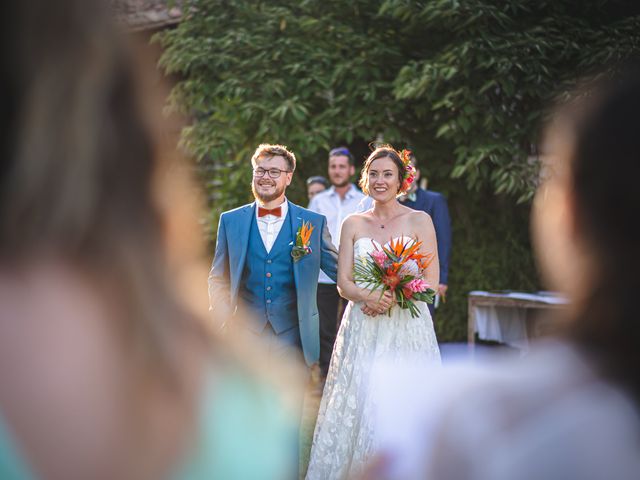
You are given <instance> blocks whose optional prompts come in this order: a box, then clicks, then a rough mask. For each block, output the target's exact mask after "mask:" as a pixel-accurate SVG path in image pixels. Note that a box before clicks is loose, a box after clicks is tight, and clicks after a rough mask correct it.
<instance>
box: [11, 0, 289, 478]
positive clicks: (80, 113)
mask: <svg viewBox="0 0 640 480" xmlns="http://www.w3.org/2000/svg"><path fill="white" fill-rule="evenodd" d="M109 18H110V12H108V11H107V10H106V9H105V8H104V6H103V5H101V4H100V3H98V2H97V1H93V0H60V1H58V2H49V1H46V0H40V1H36V0H33V1H29V2H10V3H9V4H7V5H5V6H4V11H3V16H2V20H0V21H1V22H2V26H1V28H0V31H1V32H2V36H3V37H2V41H1V42H0V49H1V51H2V53H1V57H0V58H1V62H2V73H1V75H0V81H1V82H2V88H1V89H0V95H2V101H1V102H0V105H1V106H2V109H1V110H0V112H1V115H2V125H3V128H2V130H1V133H0V136H1V137H0V149H1V153H2V164H1V168H0V478H3V479H29V478H47V479H61V480H62V479H64V480H69V479H71V480H73V479H136V480H138V479H159V478H178V479H197V478H203V479H204V478H207V479H209V478H237V479H246V478H256V479H258V478H260V479H263V478H271V479H274V480H275V479H281V478H290V477H291V475H292V474H295V467H296V465H295V464H294V462H295V449H294V448H292V447H293V446H294V442H295V436H294V435H295V423H294V422H290V420H289V418H288V415H287V411H286V408H285V405H284V403H283V400H282V398H281V396H280V394H276V393H275V392H276V388H275V387H271V386H270V385H268V384H267V383H266V382H263V381H262V380H259V379H258V378H259V377H258V374H257V372H258V371H257V369H255V370H254V369H253V367H252V366H251V365H250V364H249V362H246V363H240V361H238V360H237V358H241V356H242V353H241V352H236V351H237V350H238V349H239V347H236V346H234V344H232V343H228V342H225V343H224V344H223V343H222V342H220V341H219V340H218V339H217V338H215V337H214V336H213V335H211V334H210V333H209V332H208V331H207V330H206V328H205V325H206V323H205V321H204V320H202V319H201V318H200V317H198V315H197V314H196V313H195V311H194V309H193V308H192V307H190V306H189V302H188V300H187V298H186V296H185V295H182V293H183V291H182V288H184V287H185V286H186V285H187V284H190V283H192V282H190V281H187V280H188V279H187V278H186V277H191V272H190V271H189V268H190V267H192V266H193V265H194V263H196V260H197V256H198V253H197V252H201V251H202V249H201V246H200V245H199V244H195V245H194V244H191V243H189V241H190V240H189V238H197V237H198V235H193V236H189V235H188V234H187V235H186V236H185V235H184V234H183V231H180V232H176V228H175V226H176V222H177V223H180V222H181V221H183V219H182V218H180V219H176V218H175V215H174V214H175V211H173V213H172V210H171V209H170V210H168V211H164V210H163V209H162V207H163V206H167V205H168V202H167V201H166V200H167V198H169V199H173V200H177V201H180V200H183V199H182V198H178V197H176V198H172V197H173V195H174V193H175V192H173V191H172V190H167V189H172V188H173V185H168V184H167V181H168V180H169V179H174V178H176V176H177V175H179V172H178V171H176V170H175V169H174V170H173V171H171V172H169V171H168V170H167V167H168V165H160V164H159V162H158V157H157V156H156V155H155V154H154V151H153V145H152V138H151V135H150V131H149V130H148V128H147V125H146V123H145V121H143V114H142V111H141V108H140V103H141V99H140V98H138V96H137V95H136V88H135V87H136V85H135V83H136V82H135V81H134V75H133V72H132V68H131V65H132V63H131V62H130V60H129V58H128V54H127V52H126V51H125V49H124V48H123V46H122V45H121V42H122V39H121V38H119V37H118V35H117V34H116V32H115V30H114V28H113V26H112V25H111V23H110V22H109ZM161 197H162V198H161ZM163 200H164V202H163ZM168 206H169V207H170V208H173V207H174V205H168ZM179 208H181V206H180V207H179ZM193 218H194V220H195V218H196V215H195V212H194V214H193ZM193 228H197V227H196V226H195V221H194V225H193ZM175 233H179V234H181V235H180V237H179V238H176V237H175V235H174V234H175ZM185 241H186V242H187V243H188V245H185V244H184V242H185ZM204 272H206V270H204ZM203 303H206V301H205V302H203Z"/></svg>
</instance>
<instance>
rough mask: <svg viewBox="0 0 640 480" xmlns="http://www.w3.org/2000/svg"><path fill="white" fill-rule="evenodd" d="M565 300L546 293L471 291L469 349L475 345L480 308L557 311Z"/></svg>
mask: <svg viewBox="0 0 640 480" xmlns="http://www.w3.org/2000/svg"><path fill="white" fill-rule="evenodd" d="M566 303H567V302H566V300H565V299H563V298H561V297H559V296H557V295H551V294H548V293H545V294H537V293H526V292H496V293H493V292H485V291H473V292H470V293H469V297H468V324H467V341H468V343H469V346H470V348H473V346H474V344H475V335H476V329H477V321H476V313H477V312H476V309H477V308H482V307H501V308H507V309H526V310H528V311H529V310H532V309H537V310H558V309H561V308H563V307H564V306H565V305H566Z"/></svg>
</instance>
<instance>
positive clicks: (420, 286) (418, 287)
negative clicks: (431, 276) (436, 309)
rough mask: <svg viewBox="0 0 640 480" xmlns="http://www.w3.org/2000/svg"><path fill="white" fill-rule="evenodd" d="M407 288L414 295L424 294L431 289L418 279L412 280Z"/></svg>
mask: <svg viewBox="0 0 640 480" xmlns="http://www.w3.org/2000/svg"><path fill="white" fill-rule="evenodd" d="M405 287H406V288H408V289H409V290H411V291H412V292H414V293H418V292H424V291H425V290H426V289H427V288H429V284H428V283H427V282H425V281H424V280H423V279H422V278H416V279H414V280H411V281H410V282H409V283H407V284H406V285H405Z"/></svg>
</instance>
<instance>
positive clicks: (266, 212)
mask: <svg viewBox="0 0 640 480" xmlns="http://www.w3.org/2000/svg"><path fill="white" fill-rule="evenodd" d="M265 215H273V216H274V217H280V216H282V207H276V208H272V209H271V210H269V209H268V208H262V207H258V217H264V216H265Z"/></svg>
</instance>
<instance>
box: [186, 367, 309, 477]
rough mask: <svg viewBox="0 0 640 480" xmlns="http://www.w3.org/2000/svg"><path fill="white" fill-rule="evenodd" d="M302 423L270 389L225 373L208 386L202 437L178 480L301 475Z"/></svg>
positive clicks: (243, 376) (241, 375)
mask: <svg viewBox="0 0 640 480" xmlns="http://www.w3.org/2000/svg"><path fill="white" fill-rule="evenodd" d="M297 444H298V425H297V421H296V420H295V419H294V418H293V417H292V415H291V414H290V413H289V412H287V411H286V409H285V408H284V405H283V403H282V399H281V396H280V395H278V393H277V392H276V391H275V389H274V388H273V387H271V386H267V385H266V384H263V383H259V382H258V381H257V380H255V379H254V378H252V377H250V376H248V375H246V374H244V373H242V372H228V371H225V372H222V373H221V374H219V375H217V376H215V377H213V376H212V378H210V381H209V382H208V383H207V385H206V386H205V390H204V395H203V402H202V404H201V413H200V416H199V424H198V433H197V437H196V439H195V444H194V445H193V447H192V448H191V451H190V454H189V460H188V462H187V464H186V465H185V467H184V468H183V469H182V470H181V473H180V474H178V475H177V476H176V479H177V480H215V479H221V480H253V479H255V480H286V479H290V478H296V476H297V468H298V465H297V461H298V458H297V448H298V447H297Z"/></svg>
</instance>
